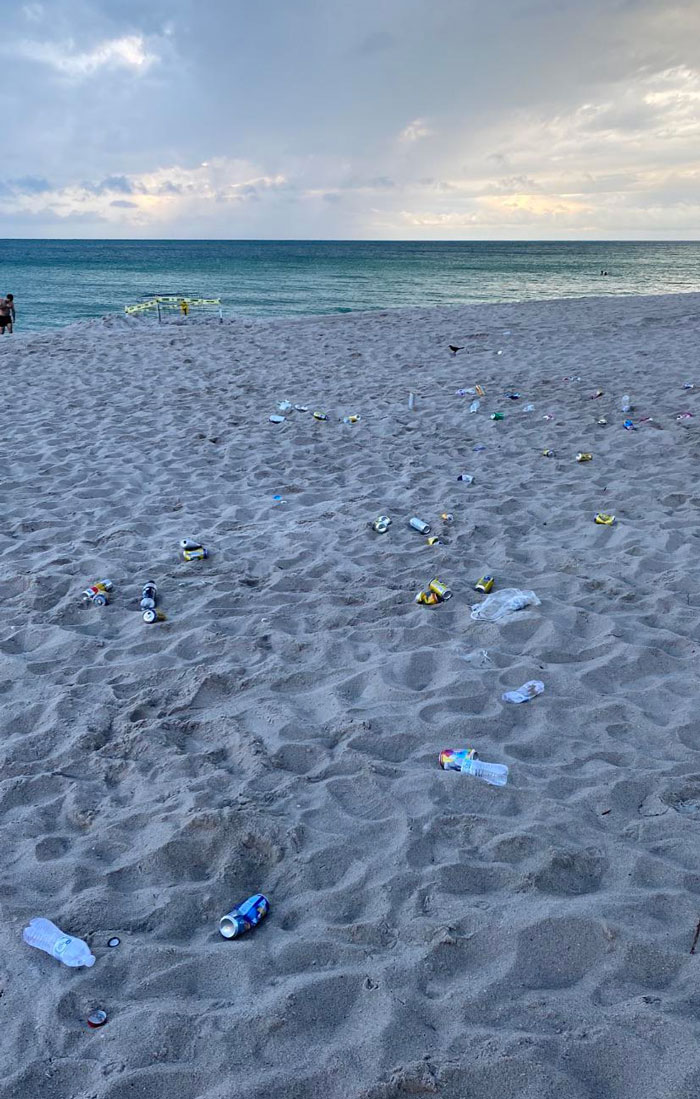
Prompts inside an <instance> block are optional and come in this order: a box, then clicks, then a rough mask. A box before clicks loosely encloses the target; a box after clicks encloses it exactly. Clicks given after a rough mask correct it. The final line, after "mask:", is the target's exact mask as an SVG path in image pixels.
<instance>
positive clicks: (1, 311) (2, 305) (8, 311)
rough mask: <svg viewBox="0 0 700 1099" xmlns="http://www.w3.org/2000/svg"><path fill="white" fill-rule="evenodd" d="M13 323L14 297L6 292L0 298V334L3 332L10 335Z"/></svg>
mask: <svg viewBox="0 0 700 1099" xmlns="http://www.w3.org/2000/svg"><path fill="white" fill-rule="evenodd" d="M14 323H15V298H14V294H6V295H5V297H4V298H0V335H2V336H4V335H5V332H9V333H10V335H12V326H13V325H14Z"/></svg>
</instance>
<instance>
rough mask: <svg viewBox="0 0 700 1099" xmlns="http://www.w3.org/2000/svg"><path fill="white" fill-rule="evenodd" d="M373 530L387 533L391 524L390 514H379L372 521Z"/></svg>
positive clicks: (378, 532)
mask: <svg viewBox="0 0 700 1099" xmlns="http://www.w3.org/2000/svg"><path fill="white" fill-rule="evenodd" d="M370 525H371V527H372V530H373V531H375V532H376V533H377V534H386V532H387V531H388V529H389V527H390V526H391V519H390V518H389V516H388V515H378V516H377V518H376V519H373V520H372V522H371V524H370Z"/></svg>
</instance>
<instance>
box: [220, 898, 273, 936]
mask: <svg viewBox="0 0 700 1099" xmlns="http://www.w3.org/2000/svg"><path fill="white" fill-rule="evenodd" d="M269 911H270V903H269V901H268V899H267V897H263V895H262V893H254V894H253V896H252V897H248V900H247V901H243V904H239V905H236V907H235V908H232V909H231V911H230V912H227V913H226V915H225V916H222V917H221V919H220V920H219V931H220V933H221V934H222V935H223V937H224V938H225V939H237V938H238V937H239V935H245V933H246V931H252V930H253V928H254V927H257V925H258V924H259V923H260V922H261V920H264V919H265V917H266V916H267V914H268V912H269Z"/></svg>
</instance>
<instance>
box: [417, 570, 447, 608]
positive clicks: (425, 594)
mask: <svg viewBox="0 0 700 1099" xmlns="http://www.w3.org/2000/svg"><path fill="white" fill-rule="evenodd" d="M451 598H452V592H451V591H450V589H449V588H448V587H447V585H446V584H443V582H442V580H438V579H437V577H436V578H435V579H434V580H431V581H430V583H429V584H428V587H427V588H426V589H424V590H423V591H419V592H418V595H417V596H416V598H415V602H416V603H420V604H422V605H423V606H425V607H434V606H436V605H437V604H438V603H445V602H446V601H447V600H448V599H451Z"/></svg>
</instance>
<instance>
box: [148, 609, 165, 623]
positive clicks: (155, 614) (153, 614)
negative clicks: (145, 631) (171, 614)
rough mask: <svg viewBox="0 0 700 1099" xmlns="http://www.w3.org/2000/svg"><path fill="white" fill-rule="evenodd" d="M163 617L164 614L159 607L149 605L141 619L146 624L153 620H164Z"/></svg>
mask: <svg viewBox="0 0 700 1099" xmlns="http://www.w3.org/2000/svg"><path fill="white" fill-rule="evenodd" d="M165 618H166V616H165V614H164V613H163V611H162V610H161V609H160V607H149V608H148V609H147V610H145V611H144V612H143V620H144V622H145V623H146V624H147V625H148V626H150V625H152V624H153V623H154V622H165Z"/></svg>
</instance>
